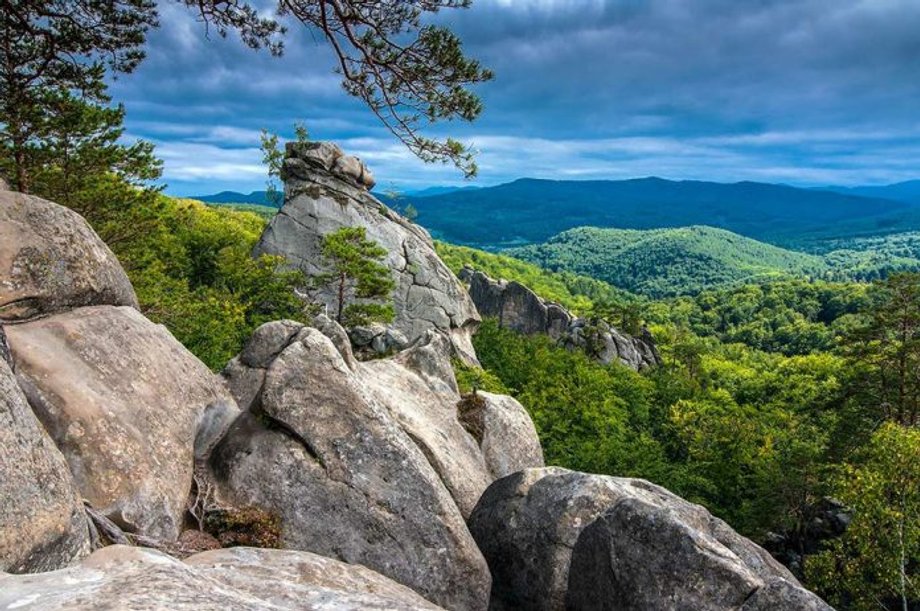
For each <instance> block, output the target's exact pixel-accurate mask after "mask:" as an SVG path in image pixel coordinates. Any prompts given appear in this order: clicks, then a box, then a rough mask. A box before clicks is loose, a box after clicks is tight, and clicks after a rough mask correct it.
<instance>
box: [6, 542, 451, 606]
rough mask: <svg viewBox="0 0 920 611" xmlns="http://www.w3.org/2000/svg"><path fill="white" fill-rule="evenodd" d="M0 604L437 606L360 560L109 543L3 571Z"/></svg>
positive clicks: (253, 551)
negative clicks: (29, 568)
mask: <svg viewBox="0 0 920 611" xmlns="http://www.w3.org/2000/svg"><path fill="white" fill-rule="evenodd" d="M0 608H4V609H61V610H62V611H66V610H77V609H114V608H119V609H135V610H137V611H146V610H151V611H152V610H158V609H170V610H174V611H184V610H196V611H197V610H200V609H234V610H237V609H239V610H242V611H263V610H264V611H269V610H270V611H280V610H282V609H342V610H355V611H357V610H361V609H371V610H380V611H382V610H384V609H387V610H409V609H437V608H438V607H435V606H434V605H432V604H431V603H429V602H428V601H426V600H424V599H423V598H421V597H420V596H419V595H418V594H416V593H414V592H413V591H412V590H410V589H409V588H406V587H404V586H400V585H399V584H396V583H393V582H392V581H390V580H388V579H386V578H385V577H383V576H381V575H379V574H377V573H375V572H373V571H371V570H369V569H366V568H364V567H362V566H353V565H348V564H344V563H342V562H337V561H335V560H332V559H329V558H323V557H321V556H317V555H314V554H310V553H307V552H293V551H284V550H265V549H253V548H239V547H238V548H233V549H221V550H214V551H208V552H202V553H200V554H196V555H194V556H191V557H189V558H187V559H186V560H185V561H180V560H177V559H175V558H172V557H170V556H167V555H165V554H163V553H161V552H157V551H154V550H150V549H144V548H137V547H126V546H122V545H114V546H110V547H106V548H103V549H101V550H99V551H97V552H95V553H94V554H93V555H92V556H90V557H89V558H87V559H86V560H84V561H83V563H82V564H81V565H80V566H76V567H72V568H69V569H65V570H61V571H55V572H52V573H42V574H37V575H4V574H0Z"/></svg>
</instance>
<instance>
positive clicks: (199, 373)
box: [6, 306, 238, 540]
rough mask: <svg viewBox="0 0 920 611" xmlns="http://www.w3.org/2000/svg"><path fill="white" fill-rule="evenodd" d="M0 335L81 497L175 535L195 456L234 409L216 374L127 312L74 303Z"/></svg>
mask: <svg viewBox="0 0 920 611" xmlns="http://www.w3.org/2000/svg"><path fill="white" fill-rule="evenodd" d="M6 335H7V340H8V342H9V345H10V349H11V351H12V354H13V361H14V363H15V365H16V374H17V377H18V379H19V383H20V386H21V387H22V388H23V390H24V391H25V394H26V396H27V397H28V399H29V403H30V404H31V406H32V409H33V410H34V411H35V413H36V415H37V416H38V418H39V419H40V420H41V422H42V424H44V426H45V429H46V430H47V431H48V432H49V434H50V435H51V437H52V439H54V441H55V443H56V444H57V446H58V447H59V448H60V449H61V451H62V452H63V454H64V456H65V458H66V459H67V462H68V464H69V465H70V470H71V472H72V473H73V477H74V480H75V481H76V484H77V486H78V488H79V490H80V493H81V494H82V496H83V498H84V499H86V500H87V501H88V502H89V503H90V504H91V505H92V506H93V507H95V508H96V509H97V510H99V511H101V512H102V513H103V514H105V515H106V516H108V517H109V518H110V519H111V520H113V521H114V522H115V523H116V524H118V525H119V526H121V527H122V528H124V529H125V530H127V531H129V532H135V533H140V534H144V535H148V536H152V537H156V538H162V539H173V540H174V539H175V538H176V537H177V536H178V535H179V532H180V525H181V523H182V516H183V514H184V512H185V505H186V500H187V496H188V493H189V490H190V489H191V487H192V469H193V465H194V462H195V458H196V453H197V457H198V458H202V457H203V455H204V454H205V453H206V450H207V449H209V448H210V447H211V446H212V445H213V444H214V443H216V439H217V438H218V437H219V436H220V435H221V434H222V433H223V431H224V430H225V429H226V428H227V427H228V426H229V425H230V422H231V421H232V419H233V418H234V417H235V416H236V414H237V413H238V410H237V408H236V404H235V403H234V401H233V399H232V398H231V397H230V395H229V393H228V392H227V391H226V390H225V388H224V386H223V384H222V383H221V381H220V379H219V378H218V377H217V376H215V375H214V374H212V373H211V372H210V371H209V370H208V368H207V367H205V366H204V364H202V363H201V361H199V360H198V359H196V358H195V357H194V356H193V355H192V354H191V353H190V352H188V350H186V349H185V348H184V347H183V346H182V345H181V344H180V343H179V342H177V341H176V340H175V339H174V338H173V337H172V335H170V334H169V332H168V331H167V330H166V329H165V328H164V327H162V326H160V325H155V324H153V323H152V322H150V321H149V320H147V319H146V318H144V317H143V316H142V315H141V314H140V313H139V312H138V311H137V310H135V309H133V308H128V307H112V306H94V307H85V308H78V309H76V310H72V311H70V312H66V313H62V314H56V315H54V316H49V317H46V318H41V319H39V320H35V321H32V322H28V323H23V324H17V325H8V326H7V327H6Z"/></svg>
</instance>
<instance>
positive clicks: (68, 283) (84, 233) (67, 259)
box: [0, 190, 137, 323]
mask: <svg viewBox="0 0 920 611" xmlns="http://www.w3.org/2000/svg"><path fill="white" fill-rule="evenodd" d="M87 305H126V306H132V307H135V308H136V307H137V298H136V297H135V296H134V289H133V288H132V287H131V283H130V282H129V281H128V277H127V276H126V275H125V272H124V270H122V268H121V266H120V265H119V264H118V260H117V259H116V258H115V255H114V254H112V251H111V250H109V248H108V247H107V246H106V245H105V244H104V243H103V242H102V240H101V239H99V236H98V235H96V232H94V231H93V230H92V229H91V228H90V226H89V225H88V224H87V222H86V221H85V220H83V217H81V216H80V215H78V214H77V213H76V212H73V211H72V210H68V209H67V208H64V207H63V206H59V205H57V204H53V203H51V202H49V201H46V200H43V199H41V198H38V197H34V196H31V195H23V194H22V193H14V192H13V191H4V190H0V323H2V322H11V321H22V320H29V319H32V318H36V317H39V316H44V315H48V314H53V313H55V312H61V311H65V310H69V309H71V308H75V307H80V306H87Z"/></svg>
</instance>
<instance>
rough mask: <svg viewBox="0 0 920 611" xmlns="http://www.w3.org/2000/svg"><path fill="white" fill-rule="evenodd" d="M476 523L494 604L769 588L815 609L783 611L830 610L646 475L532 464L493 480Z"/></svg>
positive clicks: (730, 596) (666, 604)
mask: <svg viewBox="0 0 920 611" xmlns="http://www.w3.org/2000/svg"><path fill="white" fill-rule="evenodd" d="M469 524H470V530H471V532H472V533H473V536H474V537H475V538H476V541H477V543H479V546H480V549H481V550H482V552H483V554H484V555H485V557H486V559H487V560H488V562H489V567H490V568H491V570H492V575H493V588H492V606H493V608H496V609H501V608H528V609H545V610H559V609H565V608H570V609H610V610H615V609H616V610H619V609H623V610H627V609H630V610H631V609H701V610H710V609H711V610H716V609H720V610H722V609H724V610H728V609H739V608H740V607H741V605H742V604H743V603H744V601H745V600H747V599H748V597H750V596H752V595H754V594H756V593H758V592H759V590H760V589H763V588H765V587H767V586H769V587H770V588H771V591H773V590H775V592H774V593H773V594H768V593H765V594H764V596H769V597H771V598H769V600H780V598H779V597H780V596H782V597H783V599H784V600H787V601H794V600H798V599H801V600H807V601H810V602H809V603H808V604H814V605H818V606H813V607H812V606H808V605H804V606H794V605H793V606H787V607H782V608H784V609H812V608H814V609H827V607H826V606H822V605H823V603H821V602H820V600H818V599H816V598H815V597H814V595H812V594H810V593H809V592H807V591H806V590H803V589H802V588H801V586H799V584H798V582H797V581H796V580H795V578H794V577H793V576H792V574H791V573H789V571H788V570H787V569H786V568H785V567H783V566H782V565H781V564H779V563H778V562H777V561H776V560H774V559H773V558H772V557H771V556H770V555H769V554H768V553H767V552H766V551H764V550H763V549H761V548H760V547H758V546H757V545H755V544H754V543H752V542H751V541H749V540H747V539H745V538H744V537H742V536H740V535H738V534H737V533H735V532H734V531H733V530H731V528H729V527H728V526H727V525H726V524H725V523H724V522H722V521H721V520H719V519H717V518H714V517H713V516H712V515H710V514H709V512H707V511H706V510H705V509H704V508H703V507H700V506H699V505H695V504H692V503H689V502H687V501H685V500H683V499H681V498H680V497H678V496H676V495H674V494H671V493H670V492H668V491H667V490H665V489H664V488H661V487H660V486H655V485H653V484H650V483H649V482H646V481H644V480H637V479H628V478H618V477H610V476H601V475H588V474H584V473H577V472H573V471H568V470H566V469H560V468H545V469H529V470H526V471H522V472H519V473H515V474H513V475H510V476H508V477H506V478H504V479H501V480H498V481H496V482H495V483H493V484H492V485H491V486H490V487H489V489H488V490H486V492H485V494H483V496H482V499H480V501H479V504H478V505H477V506H476V509H475V510H474V512H473V515H472V517H471V518H470V522H469ZM777 582H779V583H780V585H782V583H785V584H787V586H788V587H786V586H782V587H780V586H777V585H774V584H775V583H777ZM790 592H793V593H794V595H793V594H790ZM796 597H798V598H796ZM775 608H780V607H775Z"/></svg>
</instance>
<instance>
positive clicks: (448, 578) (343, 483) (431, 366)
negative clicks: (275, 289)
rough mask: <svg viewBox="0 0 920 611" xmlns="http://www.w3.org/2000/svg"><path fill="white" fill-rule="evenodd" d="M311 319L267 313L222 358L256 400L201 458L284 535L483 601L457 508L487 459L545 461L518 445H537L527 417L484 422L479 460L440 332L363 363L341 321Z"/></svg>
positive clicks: (246, 401)
mask: <svg viewBox="0 0 920 611" xmlns="http://www.w3.org/2000/svg"><path fill="white" fill-rule="evenodd" d="M316 325H317V326H318V327H319V328H321V329H322V331H320V330H318V329H316V328H311V327H304V326H303V325H298V324H297V323H294V322H290V321H279V322H274V323H268V324H266V325H263V326H262V327H260V328H259V329H257V330H256V331H255V333H254V334H253V337H252V339H251V340H250V341H249V343H248V344H247V346H246V347H245V348H244V350H243V352H242V353H241V354H240V356H239V357H238V358H236V359H234V360H233V361H232V362H231V364H230V366H228V368H227V370H226V371H225V375H226V376H227V377H228V380H229V383H230V387H231V388H232V389H233V391H234V393H235V394H236V396H237V399H238V401H239V403H240V405H246V406H249V407H250V409H251V410H252V411H251V413H250V414H247V415H246V416H244V417H243V418H241V419H240V420H239V421H238V422H237V424H236V425H234V427H233V429H232V430H231V431H230V433H229V434H228V435H227V437H226V439H225V440H224V441H223V442H222V443H221V444H220V445H219V446H218V448H217V449H216V451H215V453H214V456H213V458H212V460H211V463H212V466H213V469H214V473H215V477H216V479H217V481H218V486H219V489H220V490H221V492H222V495H223V496H225V497H226V498H227V499H228V500H230V501H232V502H233V503H236V504H256V505H260V506H262V507H266V508H268V509H271V510H275V511H278V512H279V513H280V514H281V516H282V525H283V529H284V533H283V538H284V544H285V546H286V547H289V548H292V549H302V550H309V551H313V552H317V553H322V554H324V555H328V556H331V557H335V558H339V559H342V560H346V561H348V562H357V563H360V564H364V565H365V566H368V567H370V568H372V569H374V570H377V571H379V572H380V573H382V574H384V575H386V576H388V577H390V578H392V579H394V580H396V581H398V582H400V583H403V584H406V585H409V586H411V587H412V588H413V589H415V590H416V591H418V592H421V593H422V594H424V595H425V596H426V597H427V598H428V599H430V600H432V601H434V602H437V603H439V604H442V605H444V606H446V607H449V608H461V609H480V608H484V606H485V605H486V603H487V600H488V592H489V584H490V578H489V573H488V569H487V567H486V565H485V561H484V560H483V559H482V556H481V555H480V553H479V550H478V549H477V547H476V545H475V543H474V542H473V539H472V537H471V536H470V534H469V532H468V530H467V528H466V525H465V523H464V517H465V516H467V515H469V513H470V512H471V511H472V509H473V506H474V505H475V503H476V501H477V500H478V499H479V497H480V495H481V494H482V492H483V490H485V488H486V486H488V484H489V483H490V482H491V481H492V480H493V478H494V477H493V475H492V467H493V466H494V465H495V464H501V465H509V464H512V463H515V461H517V462H520V463H524V464H526V466H533V465H542V455H540V454H537V453H535V452H533V451H532V450H531V453H530V454H526V455H518V454H519V451H518V450H519V447H520V446H522V445H524V446H527V447H530V448H532V447H533V446H534V445H536V446H537V447H539V442H538V441H537V438H536V431H535V430H534V429H533V424H532V423H529V429H527V428H526V427H522V426H519V429H524V430H522V431H521V435H522V437H524V440H517V439H515V440H502V439H501V438H500V436H499V434H498V433H497V432H495V431H494V428H495V426H496V425H495V424H493V423H492V422H491V421H490V423H489V424H490V425H489V435H490V437H489V439H490V442H491V446H490V448H489V450H490V451H489V461H488V464H487V461H486V460H485V459H484V457H483V453H482V451H481V450H480V448H479V447H478V444H477V441H476V440H475V439H474V438H473V436H472V435H470V434H469V433H468V432H467V431H466V430H465V429H464V428H463V427H462V425H461V424H460V422H459V420H458V419H457V405H458V403H460V399H461V397H460V395H459V393H458V391H457V386H456V381H455V380H454V376H453V370H452V368H451V365H450V354H451V346H450V343H449V341H448V340H447V338H446V337H445V336H444V335H442V334H441V333H439V332H436V331H430V330H429V331H428V332H427V333H426V334H425V335H424V336H423V337H421V338H420V339H419V340H418V341H417V342H416V344H415V345H414V346H412V347H411V348H409V349H408V350H405V351H403V352H401V353H399V354H397V355H396V356H394V357H392V358H387V359H378V360H373V361H368V362H359V361H357V360H356V359H355V358H354V357H353V356H352V354H351V347H350V343H349V342H348V340H347V338H346V337H345V333H344V330H342V329H341V327H338V325H336V324H335V323H334V322H332V321H330V320H329V319H326V318H324V317H321V318H320V320H319V321H317V323H316ZM498 400H499V399H498V398H496V401H498ZM508 401H513V400H512V399H510V398H508ZM514 403H515V404H516V402H514ZM518 407H519V404H518ZM505 411H509V412H510V411H513V407H506V408H505ZM516 416H517V417H518V418H522V417H523V418H527V416H526V413H523V408H521V413H517V414H516ZM490 418H491V416H490ZM508 419H509V420H511V419H513V417H509V418H508ZM495 420H496V421H497V420H498V418H497V417H496V418H495ZM528 422H529V418H528ZM528 436H529V438H528Z"/></svg>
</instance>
